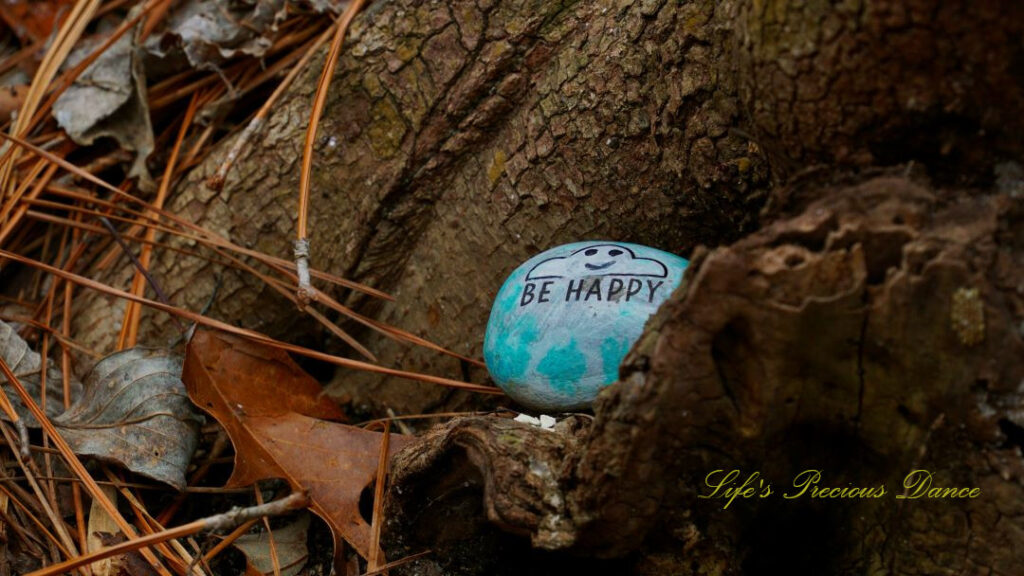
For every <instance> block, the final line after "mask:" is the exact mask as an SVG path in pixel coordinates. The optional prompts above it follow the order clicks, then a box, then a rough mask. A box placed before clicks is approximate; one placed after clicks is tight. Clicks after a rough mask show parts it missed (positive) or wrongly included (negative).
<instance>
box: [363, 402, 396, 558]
mask: <svg viewBox="0 0 1024 576" xmlns="http://www.w3.org/2000/svg"><path fill="white" fill-rule="evenodd" d="M390 443H391V421H390V420H388V421H387V422H385V423H384V435H383V436H382V437H381V439H380V457H379V458H378V459H377V481H376V482H375V483H374V486H373V516H372V517H371V519H370V557H369V558H367V559H366V569H367V570H380V569H381V567H382V566H383V565H384V564H385V563H387V559H386V558H384V552H383V550H381V549H380V532H381V529H382V528H383V527H384V487H385V486H386V485H387V478H388V445H389V444H390Z"/></svg>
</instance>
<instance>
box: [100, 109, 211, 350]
mask: <svg viewBox="0 0 1024 576" xmlns="http://www.w3.org/2000/svg"><path fill="white" fill-rule="evenodd" d="M198 96H199V93H198V92H197V93H195V94H193V95H192V102H191V103H190V104H189V106H188V109H187V110H186V111H185V117H184V118H182V120H181V128H180V129H179V130H178V138H177V140H175V141H174V148H173V149H172V150H171V157H170V159H168V160H167V166H166V168H165V169H164V176H163V178H162V179H161V180H160V188H159V189H158V190H157V194H156V200H154V201H153V206H154V207H156V208H157V209H163V207H164V202H166V201H167V194H168V192H169V191H170V189H171V180H172V179H173V177H174V167H175V164H177V162H178V154H179V153H180V152H181V143H182V142H183V141H184V140H185V134H187V133H188V129H189V126H191V125H192V117H193V116H195V113H196V107H197V102H198ZM155 239H156V230H154V229H153V228H148V229H147V230H146V240H148V241H150V242H152V241H153V240H155ZM152 255H153V247H152V246H151V245H150V244H143V245H142V253H141V254H139V264H140V266H141V268H142V269H146V270H147V271H148V268H149V262H150V258H151V257H152ZM145 290H146V278H145V276H144V275H143V273H142V271H141V270H136V271H135V276H134V277H133V278H132V288H131V293H132V294H135V295H136V296H142V294H143V293H144V292H145ZM141 320H142V308H141V307H140V306H139V305H138V304H135V303H132V302H129V303H128V304H127V305H126V306H125V309H124V320H123V321H122V323H121V335H120V337H119V338H118V349H120V350H124V349H126V348H131V347H133V346H135V342H136V341H137V340H138V336H139V323H140V322H141Z"/></svg>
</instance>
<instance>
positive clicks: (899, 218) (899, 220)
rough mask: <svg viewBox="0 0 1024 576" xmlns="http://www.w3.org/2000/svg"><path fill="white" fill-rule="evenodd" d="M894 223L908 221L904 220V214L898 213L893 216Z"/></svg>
mask: <svg viewBox="0 0 1024 576" xmlns="http://www.w3.org/2000/svg"><path fill="white" fill-rule="evenodd" d="M892 223H893V224H905V223H906V221H905V220H904V218H903V215H902V214H897V215H895V216H893V217H892Z"/></svg>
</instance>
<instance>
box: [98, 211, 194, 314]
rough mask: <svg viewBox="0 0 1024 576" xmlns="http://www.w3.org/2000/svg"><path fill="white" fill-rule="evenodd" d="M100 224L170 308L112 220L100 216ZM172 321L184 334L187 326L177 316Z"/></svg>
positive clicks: (163, 295)
mask: <svg viewBox="0 0 1024 576" xmlns="http://www.w3.org/2000/svg"><path fill="white" fill-rule="evenodd" d="M100 223H101V224H103V226H104V227H105V228H106V229H107V231H108V232H110V236H111V237H112V238H113V239H114V242H117V245H118V246H120V247H121V251H123V252H124V253H125V254H126V255H127V256H128V259H129V260H131V261H132V265H133V266H135V269H136V270H137V271H138V272H139V273H141V274H142V275H143V276H144V277H145V278H146V282H149V287H150V288H152V289H153V292H155V293H156V297H157V298H158V299H159V300H160V301H161V302H163V303H164V304H167V305H168V306H170V305H171V302H170V301H169V300H168V299H167V294H165V293H164V291H163V290H162V289H161V288H160V285H159V284H157V282H156V279H154V278H153V276H152V275H151V274H150V273H149V270H146V267H145V266H143V265H142V262H139V259H138V258H137V257H136V256H135V254H133V253H132V251H131V249H130V248H128V245H127V244H125V241H124V238H122V237H121V233H120V232H118V231H117V228H114V225H113V224H111V223H110V220H108V219H107V217H106V216H100ZM171 320H172V321H173V322H174V325H175V326H176V327H177V328H178V331H179V332H181V333H182V334H184V333H185V326H184V325H183V324H182V323H181V321H180V320H178V318H177V317H175V316H171Z"/></svg>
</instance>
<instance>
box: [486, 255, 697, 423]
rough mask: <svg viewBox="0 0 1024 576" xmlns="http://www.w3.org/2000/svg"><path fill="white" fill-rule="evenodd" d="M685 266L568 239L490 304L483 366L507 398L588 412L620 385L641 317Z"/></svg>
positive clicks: (673, 259)
mask: <svg viewBox="0 0 1024 576" xmlns="http://www.w3.org/2000/svg"><path fill="white" fill-rule="evenodd" d="M686 265H687V261H686V259H684V258H680V257H679V256H676V255H674V254H669V253H667V252H662V251H661V250H655V249H654V248H648V247H646V246H639V245H637V244H626V243H623V242H604V241H592V242H576V243H574V244H566V245H564V246H559V247H557V248H552V249H551V250H548V251H546V252H543V253H541V254H538V255H537V256H534V257H533V258H531V259H530V260H527V261H526V263H524V264H523V265H522V266H520V267H519V268H516V269H515V271H514V272H512V274H511V275H510V276H509V277H508V279H507V280H505V284H504V285H502V287H501V290H499V291H498V296H497V298H496V299H495V301H494V307H493V308H491V317H490V320H489V321H488V322H487V333H486V335H485V336H484V360H486V362H487V369H488V371H489V372H490V373H491V377H492V378H494V381H495V382H496V383H497V384H498V386H501V388H502V389H503V390H504V391H505V392H506V393H507V394H508V395H509V396H511V397H512V398H513V399H514V400H515V401H517V402H519V403H520V404H523V405H524V406H528V407H530V408H534V409H536V410H544V411H552V412H557V411H564V410H574V409H580V408H586V407H589V406H590V404H591V402H593V400H594V398H595V397H596V396H597V393H598V392H599V391H600V390H601V388H603V387H604V386H607V385H608V384H611V383H612V382H614V381H615V380H617V379H618V375H619V364H620V363H621V362H622V358H623V357H624V356H625V355H626V352H628V351H629V349H630V347H631V346H632V345H633V343H634V342H635V341H636V340H637V338H639V337H640V333H641V332H642V331H643V327H644V323H645V322H646V321H647V318H648V317H650V315H651V314H653V313H654V311H655V310H657V309H658V306H660V305H661V303H662V302H664V301H665V299H667V298H668V296H669V294H671V293H672V291H673V290H675V288H676V287H677V286H679V282H680V280H681V279H682V277H683V270H685V269H686Z"/></svg>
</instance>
